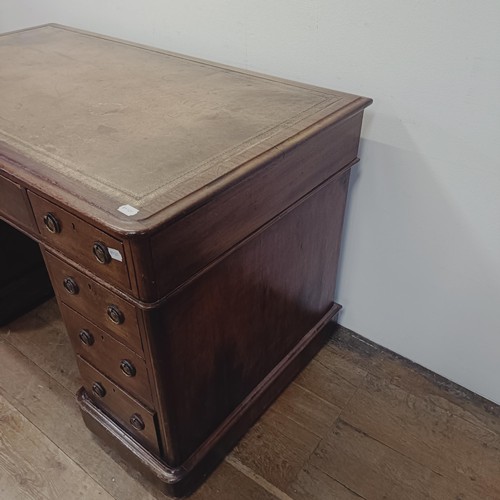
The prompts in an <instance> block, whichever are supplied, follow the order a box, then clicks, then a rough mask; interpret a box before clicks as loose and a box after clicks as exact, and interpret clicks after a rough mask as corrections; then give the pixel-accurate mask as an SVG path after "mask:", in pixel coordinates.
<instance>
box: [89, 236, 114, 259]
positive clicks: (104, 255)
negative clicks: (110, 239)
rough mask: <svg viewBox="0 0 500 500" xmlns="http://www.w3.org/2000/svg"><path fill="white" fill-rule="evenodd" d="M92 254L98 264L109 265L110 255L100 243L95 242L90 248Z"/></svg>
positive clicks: (106, 248)
mask: <svg viewBox="0 0 500 500" xmlns="http://www.w3.org/2000/svg"><path fill="white" fill-rule="evenodd" d="M92 253H93V254H94V257H95V258H96V259H97V262H99V263H100V264H109V263H110V262H111V255H110V254H109V250H108V247H107V246H106V245H105V244H104V243H102V241H96V242H95V243H94V245H93V246H92Z"/></svg>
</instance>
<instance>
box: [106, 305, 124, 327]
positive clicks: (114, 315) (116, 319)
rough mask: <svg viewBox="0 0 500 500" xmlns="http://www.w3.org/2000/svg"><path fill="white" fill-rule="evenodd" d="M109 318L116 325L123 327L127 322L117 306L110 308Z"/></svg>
mask: <svg viewBox="0 0 500 500" xmlns="http://www.w3.org/2000/svg"><path fill="white" fill-rule="evenodd" d="M107 312H108V318H109V319H110V320H111V321H112V322H113V323H114V324H115V325H121V324H122V323H123V322H124V321H125V316H124V315H123V313H122V312H121V311H120V309H118V307H117V306H115V305H110V306H108V311H107Z"/></svg>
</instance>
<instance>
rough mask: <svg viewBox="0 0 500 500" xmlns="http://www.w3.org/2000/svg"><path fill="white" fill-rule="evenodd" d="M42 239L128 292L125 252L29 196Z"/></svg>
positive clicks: (87, 226)
mask: <svg viewBox="0 0 500 500" xmlns="http://www.w3.org/2000/svg"><path fill="white" fill-rule="evenodd" d="M29 197H30V200H31V204H32V205H33V212H34V214H35V220H36V224H37V226H38V229H39V231H40V234H41V235H42V237H43V239H44V240H45V241H47V242H48V243H49V244H50V245H51V246H52V247H54V248H56V249H57V250H59V251H61V252H62V253H64V254H65V255H67V256H68V257H70V258H71V259H73V260H75V261H76V262H78V263H79V264H81V265H82V266H83V267H86V268H87V269H89V270H91V271H92V272H94V273H95V274H96V275H97V276H99V277H100V278H105V279H106V281H109V282H110V283H113V284H115V285H118V286H119V287H122V288H126V289H128V290H130V279H129V274H128V267H127V261H126V259H125V251H124V248H123V244H122V242H121V241H119V240H117V239H115V238H113V237H112V236H109V235H108V234H106V233H104V232H103V231H100V230H99V229H97V228H95V227H93V226H92V225H90V224H87V223H86V222H84V221H82V220H81V219H79V218H78V217H76V216H74V215H72V214H70V213H69V212H66V210H63V209H62V208H60V207H58V206H57V205H54V204H53V203H51V202H49V201H47V200H45V199H43V198H41V197H40V196H37V195H36V194H33V193H31V192H30V193H29Z"/></svg>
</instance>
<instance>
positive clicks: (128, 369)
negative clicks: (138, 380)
mask: <svg viewBox="0 0 500 500" xmlns="http://www.w3.org/2000/svg"><path fill="white" fill-rule="evenodd" d="M120 369H121V371H122V372H123V373H124V374H125V375H126V376H127V377H135V374H136V373H137V371H136V369H135V366H134V365H133V364H132V363H131V362H130V361H129V360H128V359H122V362H121V363H120Z"/></svg>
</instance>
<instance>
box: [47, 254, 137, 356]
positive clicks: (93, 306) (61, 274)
mask: <svg viewBox="0 0 500 500" xmlns="http://www.w3.org/2000/svg"><path fill="white" fill-rule="evenodd" d="M44 255H45V261H46V262H47V267H48V269H49V274H50V277H51V279H52V286H53V287H54V291H55V292H56V293H57V295H58V296H59V298H60V300H61V301H62V302H64V303H66V304H68V305H69V306H71V307H72V308H73V309H75V310H76V311H78V312H79V313H81V314H83V316H85V317H87V318H89V319H90V320H91V321H92V322H93V323H95V324H96V325H97V326H99V327H100V328H103V329H104V330H106V331H107V332H108V333H111V334H112V335H113V336H115V337H116V338H117V339H118V340H119V341H120V342H123V343H124V344H126V345H127V346H129V347H130V348H131V349H133V350H134V351H135V352H137V353H139V354H141V353H142V342H141V334H140V332H139V324H138V322H137V310H136V308H135V306H133V305H132V304H130V303H129V302H127V301H126V300H124V299H122V298H121V297H119V296H118V295H116V294H115V293H113V292H111V291H109V290H107V289H106V288H104V287H103V286H101V285H99V284H98V283H96V282H95V281H94V280H93V279H91V278H89V277H87V276H85V275H84V274H83V273H81V272H79V271H77V270H76V269H75V268H74V267H72V266H70V265H69V264H66V263H65V262H63V261H62V260H60V259H58V258H57V257H55V256H54V255H52V254H51V253H50V252H47V251H45V252H44Z"/></svg>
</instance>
